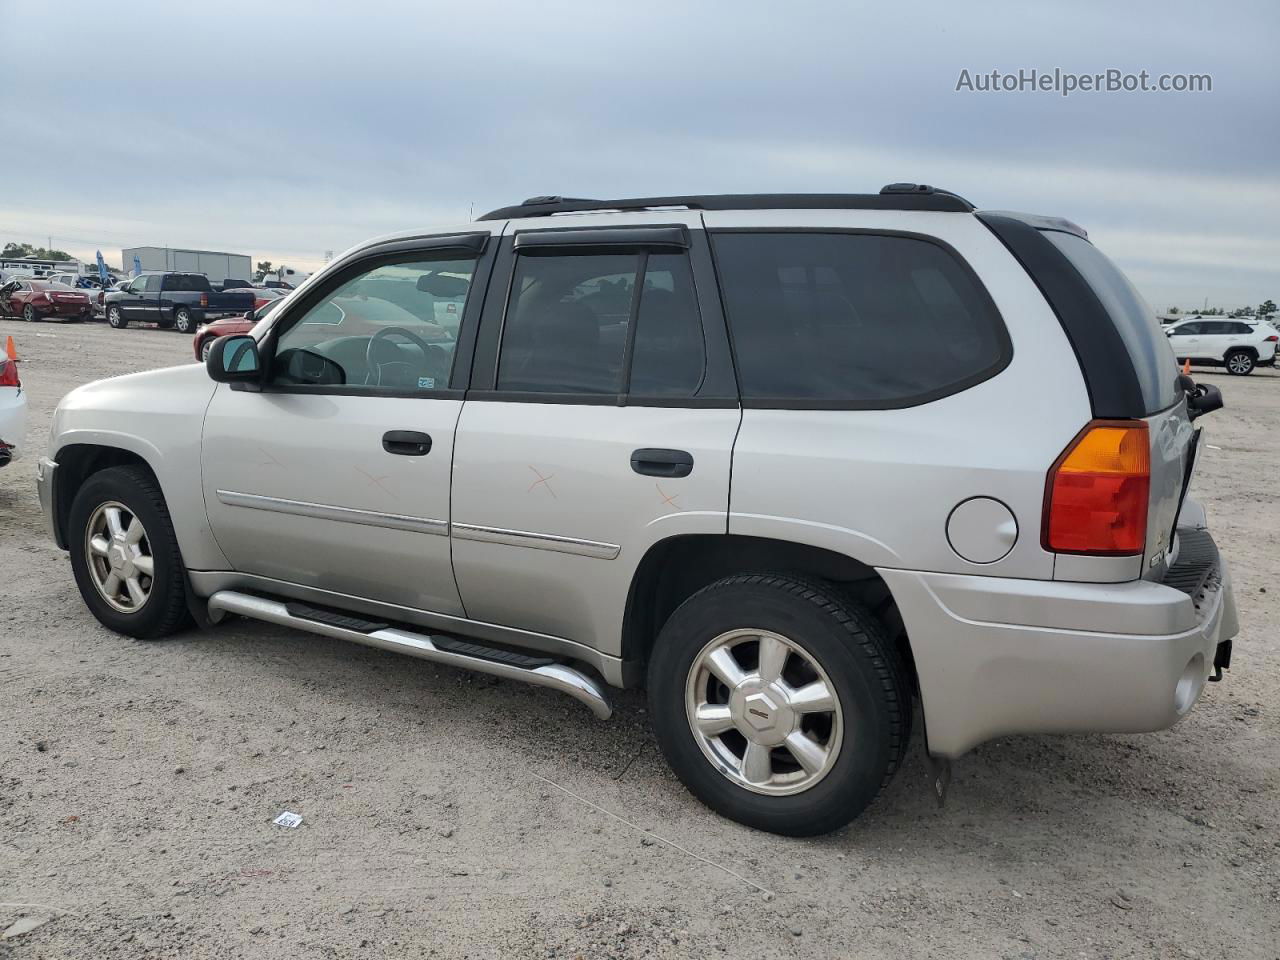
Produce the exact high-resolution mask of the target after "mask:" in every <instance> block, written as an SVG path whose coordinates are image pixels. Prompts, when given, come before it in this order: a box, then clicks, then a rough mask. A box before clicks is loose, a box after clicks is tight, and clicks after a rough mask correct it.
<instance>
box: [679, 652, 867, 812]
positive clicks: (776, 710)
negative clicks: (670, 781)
mask: <svg viewBox="0 0 1280 960" xmlns="http://www.w3.org/2000/svg"><path fill="white" fill-rule="evenodd" d="M685 713H686V716H687V718H688V721H689V727H690V730H691V731H692V732H693V736H694V739H695V740H696V741H697V743H698V746H699V747H700V748H701V749H702V752H703V754H704V755H705V756H706V757H707V759H708V760H710V761H711V763H712V764H713V765H714V766H715V767H716V769H718V770H719V771H720V773H721V774H723V775H724V776H725V777H727V778H728V779H729V780H731V781H733V782H734V783H736V784H737V785H738V786H741V787H743V788H745V789H747V790H750V791H752V792H754V793H763V794H770V795H775V796H777V795H786V794H794V793H800V792H801V791H804V790H808V789H809V788H811V787H813V786H814V785H815V784H817V783H818V782H819V781H820V780H822V778H823V777H825V776H826V775H827V774H828V773H830V772H831V768H832V767H833V766H834V765H835V762H836V758H837V757H838V756H839V754H840V744H841V741H842V739H843V736H844V722H843V714H842V711H841V707H840V700H839V697H838V696H837V695H836V692H835V685H834V684H833V683H832V682H831V680H830V678H829V677H828V676H827V674H826V672H825V671H824V670H823V669H822V666H821V665H820V664H819V663H818V662H817V660H815V659H814V658H813V657H812V656H811V655H810V654H809V653H808V652H807V651H805V649H804V648H803V647H801V646H800V645H799V644H798V643H796V642H795V641H794V640H791V639H789V638H788V637H784V636H782V635H781V634H778V633H773V632H771V631H768V630H754V629H740V630H732V631H729V632H728V633H722V634H721V635H720V636H718V637H716V638H715V639H713V640H711V642H709V643H708V644H707V645H706V646H705V647H703V648H702V650H701V652H700V653H699V654H698V655H697V656H696V657H695V658H694V660H693V665H692V666H691V667H690V670H689V679H688V682H687V684H686V688H685Z"/></svg>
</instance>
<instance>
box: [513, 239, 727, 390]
mask: <svg viewBox="0 0 1280 960" xmlns="http://www.w3.org/2000/svg"><path fill="white" fill-rule="evenodd" d="M637 284H639V298H638V300H637V298H636V289H637ZM633 318H634V321H633ZM633 324H634V329H633ZM705 368H706V350H705V345H704V343H703V335H702V322H701V318H700V315H699V312H698V301H697V294H696V292H695V288H694V283H693V273H692V271H691V269H690V266H689V258H688V256H687V255H685V254H684V253H656V252H655V253H599V254H596V253H592V254H581V253H538V254H522V255H521V256H520V257H519V259H518V260H517V261H516V268H515V274H514V277H513V279H512V286H511V299H510V303H509V304H508V307H507V315H506V322H505V324H504V326H503V331H502V345H501V349H500V352H499V359H498V378H497V389H499V390H504V391H514V392H522V393H545V394H563V395H567V396H572V395H580V394H586V395H596V396H619V395H624V394H625V395H627V396H629V397H631V398H633V400H635V401H641V400H643V399H644V398H653V399H659V398H662V399H669V398H680V397H691V396H693V395H694V394H695V393H696V392H697V390H698V387H699V386H700V385H701V383H702V378H703V372H704V370H705Z"/></svg>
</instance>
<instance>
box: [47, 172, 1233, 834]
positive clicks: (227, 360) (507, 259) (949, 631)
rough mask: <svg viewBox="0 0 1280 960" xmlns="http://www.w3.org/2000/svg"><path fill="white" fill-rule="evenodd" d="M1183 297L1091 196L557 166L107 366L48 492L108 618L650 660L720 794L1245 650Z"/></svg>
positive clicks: (458, 648) (1166, 675)
mask: <svg viewBox="0 0 1280 960" xmlns="http://www.w3.org/2000/svg"><path fill="white" fill-rule="evenodd" d="M1220 404H1221V400H1220V395H1219V394H1218V392H1217V391H1216V390H1215V389H1214V388H1212V387H1209V386H1205V385H1196V384H1195V383H1194V382H1192V381H1191V379H1190V378H1189V377H1181V376H1179V374H1178V370H1177V368H1176V366H1175V363H1174V358H1173V355H1172V353H1171V351H1170V348H1169V345H1168V341H1167V340H1166V338H1165V336H1164V335H1163V334H1162V333H1161V331H1160V328H1159V325H1158V324H1157V323H1156V321H1155V319H1154V317H1153V315H1152V313H1151V311H1150V310H1149V309H1148V308H1147V307H1146V306H1145V305H1144V304H1143V302H1142V301H1141V299H1140V298H1139V297H1138V295H1137V294H1136V292H1135V291H1134V289H1133V287H1132V286H1131V285H1130V284H1129V283H1128V282H1127V281H1126V280H1125V278H1124V277H1123V276H1122V275H1121V273H1120V272H1119V271H1118V270H1117V269H1116V268H1115V267H1114V266H1113V265H1112V264H1111V262H1110V261H1109V260H1107V258H1106V257H1104V256H1103V255H1102V254H1101V253H1100V252H1099V251H1098V250H1097V249H1096V248H1094V247H1093V246H1092V245H1091V244H1090V243H1089V241H1088V240H1087V239H1086V236H1085V233H1084V231H1082V230H1081V229H1079V228H1078V227H1076V226H1074V225H1072V224H1070V223H1068V222H1066V221H1063V220H1056V219H1048V218H1041V217H1032V216H1026V215H1021V214H1010V213H989V212H979V211H975V210H974V208H973V207H972V206H971V205H970V204H969V203H967V202H966V201H965V200H963V199H961V198H960V197H958V196H956V195H954V194H951V193H948V192H946V191H942V190H936V189H933V188H930V187H927V186H917V185H914V184H893V185H890V186H889V187H886V188H885V189H884V190H882V191H881V192H880V193H879V194H873V195H752V196H688V197H654V198H646V199H634V200H610V201H596V200H571V199H565V198H559V197H538V198H535V199H533V200H529V201H526V202H525V203H524V204H521V205H518V206H514V207H508V208H504V209H501V210H496V211H494V212H492V213H490V214H488V215H487V216H485V217H482V218H481V219H480V220H479V221H477V222H474V223H469V224H465V225H463V226H461V227H458V228H456V229H449V230H436V231H415V232H410V233H405V234H400V235H395V236H391V237H384V238H381V239H378V240H374V241H371V242H370V243H367V244H365V245H363V246H360V247H358V248H355V249H353V250H350V251H348V252H347V253H345V254H343V255H342V256H341V257H339V258H338V259H337V260H336V261H335V262H333V263H332V264H331V265H329V266H328V267H327V268H326V269H325V270H324V271H323V272H321V273H319V274H317V275H315V276H313V277H312V278H310V279H309V280H308V281H307V282H306V283H305V284H304V285H303V286H302V287H301V288H300V289H299V290H298V291H297V292H295V293H294V294H293V296H291V297H290V298H289V300H288V301H286V302H285V304H284V305H283V306H282V307H281V308H280V309H278V310H276V311H275V312H274V314H273V315H272V316H271V318H269V320H267V321H266V322H265V323H262V324H259V325H258V327H257V328H255V329H254V331H252V333H251V334H250V335H249V336H232V337H224V338H222V339H220V340H218V341H217V342H216V345H215V347H214V349H213V350H212V351H211V353H210V356H209V357H208V360H207V366H206V367H200V366H183V367H175V368H172V369H167V370H157V371H153V372H149V373H142V374H135V375H132V376H125V377H119V378H116V379H112V380H106V381H103V382H100V383H95V384H90V385H88V386H84V387H81V388H79V389H78V390H75V391H73V392H72V393H71V394H69V395H68V396H67V397H66V398H65V399H64V400H63V401H62V403H61V405H60V406H59V408H58V410H57V413H56V415H55V418H54V426H53V435H52V439H51V443H50V449H49V452H48V456H47V457H46V458H44V459H43V461H42V463H41V465H40V492H41V498H42V501H43V504H44V508H45V511H46V513H47V516H48V519H49V523H50V526H51V529H52V531H53V536H54V538H55V539H56V541H57V542H58V543H59V544H60V545H61V546H62V547H63V548H65V549H68V550H69V552H70V557H71V564H72V569H73V571H74V573H75V579H76V582H77V585H78V586H79V589H80V592H81V594H82V596H83V597H84V600H85V602H86V604H88V606H89V608H90V609H91V610H92V611H93V613H94V614H95V616H97V618H98V619H99V620H101V621H102V623H104V624H106V625H107V626H108V627H110V628H112V629H113V630H117V631H119V632H121V633H125V634H129V635H132V636H135V637H146V638H153V637H162V636H165V635H167V634H170V633H173V632H174V631H176V630H179V629H182V628H183V627H185V626H187V625H188V624H189V623H190V621H191V620H192V619H193V618H194V619H195V620H196V621H197V622H200V623H202V624H207V623H209V622H216V621H218V620H220V619H222V618H223V617H224V616H226V615H228V614H238V615H240V616H245V617H252V618H256V619H259V620H265V621H269V622H271V623H276V624H285V625H288V626H291V627H296V628H298V629H300V630H306V631H310V632H312V633H317V634H323V635H325V636H329V637H339V638H343V639H347V640H353V641H356V642H358V643H364V644H370V645H373V646H377V647H382V648H384V649H388V650H395V651H398V652H401V653H405V654H408V655H410V656H416V657H422V658H425V659H428V660H433V661H438V662H442V663H447V664H453V665H457V666H462V667H466V668H470V669H473V670H479V671H483V672H485V673H489V674H496V675H498V676H500V677H507V678H512V679H517V680H523V681H527V682H529V683H533V684H538V685H541V686H544V687H550V688H553V689H555V690H559V691H562V692H564V693H566V694H568V695H570V696H572V697H575V698H576V699H578V700H579V701H581V702H583V703H585V704H586V705H587V706H588V707H590V708H591V710H592V711H593V712H594V713H595V714H596V715H597V716H599V717H608V716H609V714H610V706H609V700H608V693H607V690H608V688H609V687H610V686H616V687H627V686H632V685H639V684H644V685H646V686H647V688H648V696H649V699H650V702H651V705H652V716H653V722H654V728H655V732H656V734H657V738H658V741H659V743H660V744H661V747H662V749H663V751H664V752H665V754H666V756H667V758H668V760H669V761H670V763H671V766H672V767H673V769H674V770H675V772H676V773H677V774H678V776H679V777H680V778H681V780H682V781H683V782H684V783H685V784H686V785H687V786H688V788H689V789H690V790H691V791H693V793H695V794H696V795H697V796H698V797H700V798H701V799H702V800H703V801H705V802H706V803H707V804H708V805H710V806H711V807H712V808H714V809H715V810H717V811H719V812H721V813H722V814H724V815H725V816H728V817H731V818H733V819H736V820H739V821H741V822H743V823H746V824H750V825H752V826H754V827H758V828H761V829H765V830H771V831H776V832H779V833H786V834H796V835H803V834H817V833H822V832H824V831H829V830H832V829H835V828H837V827H840V826H841V825H843V824H845V823H847V822H848V821H849V820H851V819H852V818H854V817H855V816H857V815H858V813H859V812H860V811H861V810H863V809H864V808H865V807H866V806H867V805H868V804H869V803H871V801H872V800H873V798H874V797H875V796H876V795H877V793H878V792H879V791H880V789H881V788H882V787H883V786H884V785H885V784H886V783H887V782H888V780H889V779H890V777H891V776H892V775H893V773H894V771H895V770H896V769H897V767H898V766H899V765H900V763H901V761H902V757H903V753H904V751H905V750H906V747H907V743H908V740H909V738H910V734H911V727H912V723H913V714H914V711H915V707H916V705H917V703H918V705H919V708H920V716H921V719H922V721H923V724H924V727H925V732H924V742H925V745H926V748H927V750H928V753H929V755H930V757H932V758H934V760H935V770H937V771H938V773H939V781H938V782H939V785H941V783H942V782H943V775H944V774H945V771H946V762H947V760H948V759H949V758H954V757H956V756H958V755H960V754H963V753H964V752H965V751H967V750H969V749H970V748H972V747H973V746H975V745H977V744H980V743H982V742H983V741H985V740H987V739H989V738H991V737H996V736H1002V735H1005V734H1014V733H1072V732H1083V731H1146V730H1156V729H1160V728H1163V727H1167V726H1169V725H1170V724H1172V723H1174V722H1175V721H1176V720H1178V719H1179V718H1180V717H1182V716H1183V715H1184V714H1186V713H1187V712H1188V711H1189V710H1190V709H1191V707H1192V705H1193V704H1194V703H1195V701H1196V699H1197V698H1198V697H1199V695H1200V692H1201V690H1202V689H1203V687H1204V684H1205V681H1206V679H1216V677H1217V676H1220V675H1221V668H1223V667H1225V666H1227V665H1228V660H1229V654H1230V644H1231V640H1230V638H1231V637H1232V636H1233V635H1234V634H1235V633H1236V631H1237V624H1236V615H1235V608H1234V604H1233V601H1232V597H1231V590H1230V586H1229V581H1228V577H1227V569H1226V565H1225V564H1224V563H1223V562H1222V560H1221V559H1220V557H1219V555H1218V551H1217V549H1216V548H1215V546H1214V543H1213V540H1212V539H1211V538H1210V536H1209V533H1208V532H1207V530H1206V520H1205V514H1204V511H1203V510H1202V509H1201V508H1200V507H1199V506H1197V505H1196V504H1195V503H1194V502H1193V501H1191V500H1189V499H1186V492H1187V487H1188V485H1189V481H1190V476H1191V470H1192V467H1193V465H1194V463H1195V455H1196V450H1197V445H1198V440H1199V430H1198V429H1196V428H1195V427H1194V426H1193V423H1192V421H1193V420H1194V419H1195V418H1196V417H1198V416H1199V415H1201V414H1203V413H1205V412H1208V411H1209V410H1212V409H1214V408H1215V407H1216V406H1219V405H1220Z"/></svg>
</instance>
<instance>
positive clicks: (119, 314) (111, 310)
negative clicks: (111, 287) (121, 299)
mask: <svg viewBox="0 0 1280 960" xmlns="http://www.w3.org/2000/svg"><path fill="white" fill-rule="evenodd" d="M107 323H108V324H110V325H111V326H112V327H114V328H115V329H117V330H123V329H124V328H125V327H127V326H128V325H129V321H128V320H126V319H125V317H124V312H123V311H122V310H121V309H120V308H119V307H117V306H116V305H115V304H112V305H111V306H109V307H107Z"/></svg>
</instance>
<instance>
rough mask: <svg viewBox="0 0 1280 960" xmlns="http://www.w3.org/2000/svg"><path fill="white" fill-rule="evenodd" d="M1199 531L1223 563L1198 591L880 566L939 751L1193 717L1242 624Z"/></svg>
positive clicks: (1147, 727)
mask: <svg viewBox="0 0 1280 960" xmlns="http://www.w3.org/2000/svg"><path fill="white" fill-rule="evenodd" d="M1186 530H1187V532H1188V533H1192V532H1193V531H1191V530H1190V528H1186ZM1181 533H1182V531H1180V534H1181ZM1195 533H1196V534H1198V536H1199V538H1200V540H1201V541H1202V542H1203V541H1207V542H1208V545H1209V547H1210V548H1212V550H1213V557H1214V561H1215V562H1214V565H1213V567H1212V570H1211V571H1210V572H1209V573H1208V575H1207V576H1206V577H1201V578H1198V580H1197V586H1195V588H1194V589H1195V596H1191V595H1188V594H1187V593H1185V592H1183V591H1182V590H1179V589H1176V588H1175V587H1173V586H1168V585H1166V584H1163V583H1153V582H1150V581H1146V580H1137V581H1132V582H1129V583H1116V584H1097V583H1065V582H1059V581H1033V580H1009V579H1002V578H998V577H971V576H959V575H951V574H931V573H916V572H910V571H902V570H882V571H880V572H881V575H882V576H883V577H884V578H885V581H886V582H887V583H888V584H889V587H890V589H891V590H892V591H893V595H894V598H895V600H896V601H897V604H898V609H899V610H900V611H901V613H902V616H903V620H904V622H905V624H906V628H907V634H908V636H909V637H910V641H911V652H912V655H913V656H914V658H915V664H916V671H917V674H918V676H919V679H920V692H921V697H922V700H923V707H924V715H925V724H926V730H927V736H928V746H929V750H930V752H931V753H934V754H937V755H940V756H946V757H955V756H959V755H960V754H962V753H964V752H966V751H967V750H970V749H972V748H973V747H975V746H977V745H978V744H980V743H983V742H984V741H986V740H990V739H992V738H993V737H999V736H1006V735H1009V734H1025V733H1142V732H1146V731H1151V730H1161V729H1164V728H1165V727H1168V726H1172V725H1173V724H1174V723H1176V722H1177V721H1178V720H1180V719H1181V718H1182V717H1184V716H1185V715H1186V714H1187V713H1188V712H1190V710H1191V708H1192V707H1193V706H1194V705H1195V702H1196V700H1197V698H1198V697H1199V696H1200V693H1201V691H1202V690H1203V689H1204V684H1205V681H1206V680H1207V679H1208V677H1209V675H1210V674H1212V672H1213V663H1214V659H1215V656H1216V654H1217V651H1218V645H1219V644H1220V643H1222V642H1223V641H1226V640H1229V639H1230V638H1231V637H1233V636H1234V635H1235V634H1236V632H1237V631H1238V629H1239V625H1238V623H1237V620H1236V609H1235V600H1234V598H1233V597H1232V593H1231V580H1230V575H1229V573H1228V571H1227V567H1226V564H1225V562H1224V561H1223V560H1222V558H1221V557H1220V556H1219V555H1218V554H1217V548H1216V547H1213V545H1212V539H1211V538H1209V537H1208V535H1207V532H1205V531H1195Z"/></svg>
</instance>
